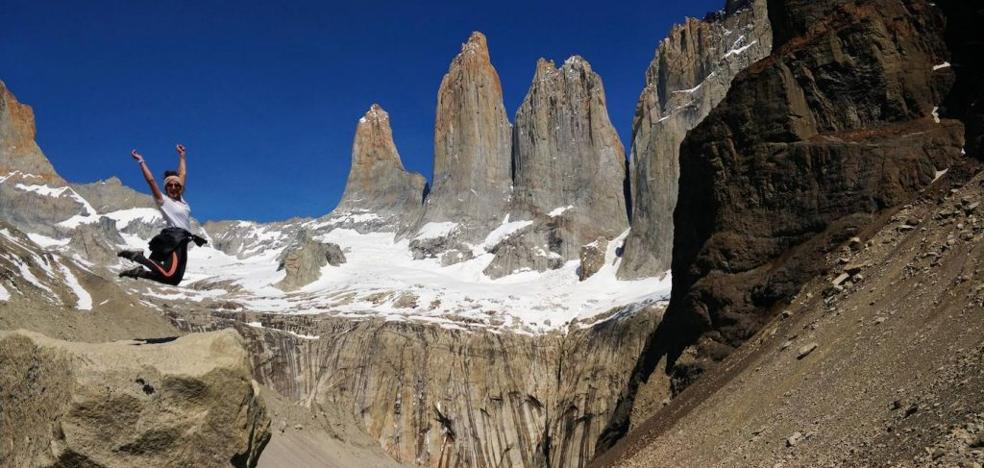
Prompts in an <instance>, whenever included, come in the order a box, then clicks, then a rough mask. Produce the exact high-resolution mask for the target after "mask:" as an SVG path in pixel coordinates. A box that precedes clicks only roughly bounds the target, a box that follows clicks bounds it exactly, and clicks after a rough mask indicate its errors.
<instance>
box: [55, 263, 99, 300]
mask: <svg viewBox="0 0 984 468" xmlns="http://www.w3.org/2000/svg"><path fill="white" fill-rule="evenodd" d="M58 266H59V267H60V268H61V271H62V274H64V276H65V284H66V285H68V287H69V288H71V290H72V294H75V297H76V298H77V299H78V300H77V301H75V308H76V309H78V310H92V296H91V295H89V291H86V290H85V288H83V287H82V284H80V283H79V279H78V278H76V277H75V274H74V273H72V270H70V269H69V268H68V267H67V266H65V265H63V264H61V263H59V264H58Z"/></svg>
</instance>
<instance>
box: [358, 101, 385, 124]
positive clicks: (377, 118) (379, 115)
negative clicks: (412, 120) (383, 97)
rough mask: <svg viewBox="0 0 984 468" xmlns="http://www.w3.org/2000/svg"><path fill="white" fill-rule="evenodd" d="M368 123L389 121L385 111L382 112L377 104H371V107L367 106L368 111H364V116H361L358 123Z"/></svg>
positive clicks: (381, 108)
mask: <svg viewBox="0 0 984 468" xmlns="http://www.w3.org/2000/svg"><path fill="white" fill-rule="evenodd" d="M370 121H371V122H383V121H389V114H388V113H387V112H386V111H385V110H383V107H382V106H380V105H379V104H373V105H372V106H369V110H368V111H366V114H365V115H363V116H362V118H361V119H359V123H360V124H363V123H367V122H370Z"/></svg>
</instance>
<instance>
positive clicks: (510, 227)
mask: <svg viewBox="0 0 984 468" xmlns="http://www.w3.org/2000/svg"><path fill="white" fill-rule="evenodd" d="M531 224H533V221H512V222H510V221H509V215H506V218H505V219H503V220H502V225H500V226H499V227H497V228H495V230H493V231H492V232H490V233H489V235H487V236H485V241H484V242H482V247H483V248H485V250H491V249H492V248H493V247H495V246H496V245H498V244H499V242H502V241H503V240H504V239H505V238H507V237H509V236H511V235H512V234H513V233H514V232H516V231H519V230H520V229H523V228H525V227H526V226H529V225H531Z"/></svg>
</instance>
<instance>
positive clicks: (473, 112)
mask: <svg viewBox="0 0 984 468" xmlns="http://www.w3.org/2000/svg"><path fill="white" fill-rule="evenodd" d="M511 135H512V133H511V127H510V124H509V120H508V118H507V117H506V110H505V105H504V104H503V101H502V86H501V84H500V83H499V75H498V74H497V73H496V71H495V68H493V67H492V63H491V62H490V59H489V50H488V46H487V44H486V40H485V36H484V35H482V33H478V32H476V33H472V35H471V37H470V38H469V39H468V42H466V43H465V44H463V45H462V46H461V53H459V54H458V56H457V57H455V58H454V60H453V61H452V62H451V67H450V68H449V69H448V73H447V74H446V75H444V79H443V80H441V87H440V90H439V91H438V95H437V118H436V122H435V124H434V180H433V188H432V190H431V191H430V195H429V196H428V198H427V201H426V206H425V211H424V215H423V218H422V220H421V222H420V224H419V226H424V225H426V224H427V223H442V222H454V223H457V224H458V228H457V232H458V236H457V237H458V238H460V239H462V240H468V241H474V240H480V239H482V238H484V237H485V234H487V233H488V232H490V231H491V230H492V229H493V228H494V227H495V226H496V225H498V224H499V223H500V222H501V221H502V218H503V216H504V214H505V213H507V212H508V203H509V191H510V184H511V174H510V150H511V146H512V142H511Z"/></svg>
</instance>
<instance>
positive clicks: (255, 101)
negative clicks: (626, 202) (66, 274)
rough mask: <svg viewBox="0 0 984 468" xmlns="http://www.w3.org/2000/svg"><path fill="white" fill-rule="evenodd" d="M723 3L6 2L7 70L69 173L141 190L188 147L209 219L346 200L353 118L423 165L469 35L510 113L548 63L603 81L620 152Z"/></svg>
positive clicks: (1, 50) (200, 214)
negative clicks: (586, 70)
mask: <svg viewBox="0 0 984 468" xmlns="http://www.w3.org/2000/svg"><path fill="white" fill-rule="evenodd" d="M723 5H724V0H713V1H711V0H698V1H682V0H681V1H663V2H654V1H623V2H596V1H595V2H581V1H557V2H523V1H496V2H477V3H470V2H464V1H457V2H454V1H447V2H431V3H425V2H399V1H393V2H391V1H375V2H360V1H348V2H337V3H332V2H271V1H263V2H253V1H237V2H229V1H226V2H218V1H200V2H199V1H196V2H191V1H187V2H171V1H167V2H154V1H149V0H148V1H118V2H107V1H86V2H79V1H38V0H33V1H24V0H5V1H4V2H3V7H0V24H2V25H3V26H2V27H0V80H3V81H5V82H6V83H7V86H8V87H9V88H10V89H11V90H12V91H13V92H14V93H15V94H16V95H17V97H18V99H19V100H20V101H22V102H25V103H27V104H30V105H31V106H32V107H33V108H34V111H35V114H36V117H37V126H38V143H39V144H40V145H41V148H42V149H43V150H44V152H45V154H47V156H48V158H49V159H50V160H51V161H52V163H53V164H54V165H55V168H56V169H57V170H58V171H59V172H60V173H61V174H62V176H64V177H65V178H66V179H68V180H70V181H73V182H91V181H95V180H99V179H104V178H108V177H110V176H114V175H115V176H118V177H120V178H121V179H122V180H123V181H124V183H126V184H127V185H130V186H131V187H134V188H136V189H138V190H140V191H143V192H146V191H147V189H146V185H145V184H144V182H143V180H142V179H141V177H140V174H139V172H138V170H137V167H136V165H135V164H134V163H133V162H132V161H131V159H130V158H129V156H128V154H127V153H128V152H129V149H130V148H132V147H136V148H138V149H140V150H141V151H142V152H143V154H144V155H145V156H146V157H147V160H148V162H149V163H150V165H151V168H152V169H153V170H154V172H155V174H158V175H159V174H160V173H162V172H163V171H164V170H165V169H169V168H172V167H173V166H174V165H175V164H176V157H175V153H174V149H173V148H174V144H175V143H178V142H181V143H184V144H185V145H186V146H187V147H188V149H189V188H188V193H187V199H188V200H189V202H190V203H191V205H192V208H193V215H194V216H195V217H197V218H198V219H201V220H216V219H253V220H258V221H271V220H279V219H285V218H289V217H291V216H320V215H323V214H325V213H328V212H329V211H331V209H332V208H334V206H335V204H336V203H337V202H338V199H339V198H340V197H341V194H342V191H343V189H344V186H345V179H346V177H347V175H348V169H349V160H350V156H351V144H352V137H353V132H354V129H355V124H356V121H357V120H358V118H359V117H360V116H361V115H362V114H363V113H364V112H365V111H366V110H367V109H368V108H369V105H370V104H372V103H373V102H378V103H380V104H381V105H382V106H383V107H384V108H385V109H386V110H387V111H388V112H389V113H390V117H391V120H392V124H393V132H394V135H395V139H396V144H397V147H398V148H399V150H400V154H401V156H402V158H403V161H404V164H405V165H406V166H407V167H408V168H409V169H411V170H414V171H417V172H420V173H422V174H424V175H425V176H427V177H428V179H429V178H430V176H431V167H432V164H433V125H434V109H435V104H436V95H437V88H438V85H439V84H440V81H441V77H442V76H443V74H444V73H445V72H446V71H447V67H448V64H449V63H450V60H451V59H452V58H453V57H454V55H455V54H456V53H457V52H458V50H459V48H460V45H461V43H462V42H463V41H465V40H466V39H467V37H468V35H469V33H470V32H471V31H473V30H478V31H482V32H484V33H485V34H486V36H487V37H488V41H489V48H490V51H491V55H492V64H493V65H494V66H495V67H496V69H497V70H498V72H499V76H500V78H501V80H502V85H503V92H504V94H505V104H506V110H507V113H508V114H509V116H510V120H512V119H513V117H514V114H515V111H516V108H517V107H519V104H520V102H521V101H522V99H523V96H525V94H526V91H527V89H528V87H529V84H530V80H531V79H532V76H533V71H534V68H535V64H536V60H537V58H539V57H546V58H549V59H553V60H554V61H555V62H557V63H558V65H559V63H560V62H563V61H564V59H566V58H567V57H568V56H570V55H572V54H579V55H581V56H583V57H585V58H586V59H587V60H588V61H589V62H591V64H592V67H593V68H594V69H595V70H596V71H597V72H598V73H599V74H600V75H601V77H602V79H603V80H604V83H605V90H606V93H607V95H608V109H609V113H610V116H611V119H612V122H613V123H614V124H615V126H616V128H617V129H618V131H619V134H620V135H621V137H622V141H623V144H624V145H625V146H626V150H628V146H629V137H630V132H631V123H632V114H633V112H634V108H635V102H636V98H637V97H638V95H639V92H640V91H641V89H642V85H643V80H644V73H645V70H646V67H647V65H648V64H649V62H650V60H651V59H652V56H653V52H654V50H655V48H656V46H657V45H658V43H659V41H660V40H662V38H663V37H664V36H665V35H666V33H667V31H668V30H669V28H670V26H671V25H672V24H673V23H677V22H680V21H681V20H682V19H683V18H684V16H695V17H703V16H704V14H705V13H706V12H707V11H711V10H716V9H719V8H721V7H722V6H723Z"/></svg>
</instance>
